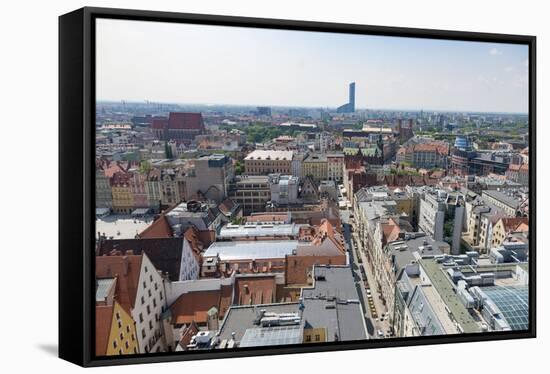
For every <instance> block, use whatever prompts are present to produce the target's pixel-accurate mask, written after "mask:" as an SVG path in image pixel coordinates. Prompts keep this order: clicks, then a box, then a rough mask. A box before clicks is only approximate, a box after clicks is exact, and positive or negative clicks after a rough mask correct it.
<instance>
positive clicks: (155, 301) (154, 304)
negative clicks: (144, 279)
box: [153, 299, 157, 308]
mask: <svg viewBox="0 0 550 374" xmlns="http://www.w3.org/2000/svg"><path fill="white" fill-rule="evenodd" d="M153 307H155V308H156V307H157V300H156V299H153Z"/></svg>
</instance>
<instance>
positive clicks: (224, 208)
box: [218, 198, 239, 217]
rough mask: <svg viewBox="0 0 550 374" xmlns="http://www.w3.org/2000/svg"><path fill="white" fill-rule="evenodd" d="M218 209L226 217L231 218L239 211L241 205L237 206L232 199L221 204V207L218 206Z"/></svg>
mask: <svg viewBox="0 0 550 374" xmlns="http://www.w3.org/2000/svg"><path fill="white" fill-rule="evenodd" d="M218 209H219V210H220V212H222V213H223V214H224V215H225V216H227V217H231V216H232V215H233V214H234V213H235V212H236V211H237V210H238V209H239V204H236V203H235V202H234V201H233V200H231V199H230V198H226V199H225V200H224V201H222V202H221V203H220V205H218Z"/></svg>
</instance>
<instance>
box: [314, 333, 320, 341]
mask: <svg viewBox="0 0 550 374" xmlns="http://www.w3.org/2000/svg"><path fill="white" fill-rule="evenodd" d="M315 341H316V342H320V341H321V335H319V334H317V335H315Z"/></svg>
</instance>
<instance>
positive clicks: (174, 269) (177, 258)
mask: <svg viewBox="0 0 550 374" xmlns="http://www.w3.org/2000/svg"><path fill="white" fill-rule="evenodd" d="M184 240H185V239H184V238H182V237H179V238H155V239H118V240H116V239H115V240H104V241H102V242H101V243H100V245H99V253H100V255H107V254H109V253H111V252H113V251H120V252H121V253H122V254H125V253H126V252H127V251H133V254H134V255H141V254H142V253H143V252H145V254H147V257H149V259H150V260H151V262H152V263H153V265H154V266H155V268H156V269H157V270H161V271H162V272H163V273H168V275H169V277H170V280H172V281H177V280H179V275H180V268H181V256H182V251H183V241H184Z"/></svg>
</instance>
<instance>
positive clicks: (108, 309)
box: [95, 303, 114, 356]
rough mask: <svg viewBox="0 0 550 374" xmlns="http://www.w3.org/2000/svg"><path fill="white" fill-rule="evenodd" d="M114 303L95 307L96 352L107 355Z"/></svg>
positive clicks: (99, 354) (98, 354)
mask: <svg viewBox="0 0 550 374" xmlns="http://www.w3.org/2000/svg"><path fill="white" fill-rule="evenodd" d="M113 310H114V303H113V304H112V305H96V307H95V354H96V355H97V356H105V355H106V354H107V344H109V335H110V334H111V323H112V322H113Z"/></svg>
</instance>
